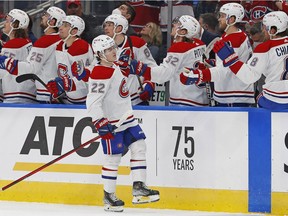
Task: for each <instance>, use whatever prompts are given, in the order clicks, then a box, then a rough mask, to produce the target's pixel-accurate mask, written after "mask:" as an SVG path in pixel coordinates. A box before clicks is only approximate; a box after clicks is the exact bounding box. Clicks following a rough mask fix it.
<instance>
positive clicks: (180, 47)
mask: <svg viewBox="0 0 288 216" xmlns="http://www.w3.org/2000/svg"><path fill="white" fill-rule="evenodd" d="M200 45H205V44H204V43H203V42H202V41H200V40H197V41H196V40H194V42H193V43H191V42H178V43H174V44H172V46H171V47H170V48H169V50H168V52H173V53H185V52H187V51H189V50H191V49H193V48H195V47H198V46H200Z"/></svg>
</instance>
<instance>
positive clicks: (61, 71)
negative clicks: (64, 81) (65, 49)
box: [58, 63, 68, 77]
mask: <svg viewBox="0 0 288 216" xmlns="http://www.w3.org/2000/svg"><path fill="white" fill-rule="evenodd" d="M67 72H68V68H67V65H64V64H61V63H59V64H58V76H59V77H64V76H65V75H66V74H67Z"/></svg>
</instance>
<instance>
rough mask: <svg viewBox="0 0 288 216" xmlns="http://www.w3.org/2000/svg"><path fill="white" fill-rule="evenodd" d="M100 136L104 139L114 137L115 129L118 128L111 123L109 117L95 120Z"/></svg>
mask: <svg viewBox="0 0 288 216" xmlns="http://www.w3.org/2000/svg"><path fill="white" fill-rule="evenodd" d="M93 123H94V125H95V127H96V130H97V132H98V134H99V136H100V137H101V138H102V139H104V140H107V139H113V137H114V130H115V129H116V128H115V126H114V125H111V124H110V122H109V121H108V119H107V118H101V119H98V120H97V121H95V122H93Z"/></svg>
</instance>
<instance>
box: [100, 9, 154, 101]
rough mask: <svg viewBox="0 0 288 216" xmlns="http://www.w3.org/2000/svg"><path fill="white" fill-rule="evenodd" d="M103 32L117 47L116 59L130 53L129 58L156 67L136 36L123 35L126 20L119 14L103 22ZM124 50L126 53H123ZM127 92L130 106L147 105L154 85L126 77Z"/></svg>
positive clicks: (126, 25)
mask: <svg viewBox="0 0 288 216" xmlns="http://www.w3.org/2000/svg"><path fill="white" fill-rule="evenodd" d="M103 27H104V32H105V34H106V35H108V36H110V37H112V38H113V39H114V41H115V43H116V44H117V46H118V51H117V57H118V58H121V57H120V55H121V53H126V51H127V52H128V53H130V56H129V57H130V58H132V59H136V60H138V61H142V62H144V63H146V64H147V65H148V66H156V65H157V64H156V62H155V60H154V59H153V57H152V54H151V53H150V50H149V48H148V47H147V44H146V42H145V41H144V40H143V39H142V38H139V37H136V36H127V35H125V33H126V31H127V29H128V21H127V19H126V18H125V17H124V16H122V15H119V14H112V15H110V16H108V17H107V18H106V19H105V20H104V26H103ZM125 50H126V51H125ZM128 86H129V92H130V94H131V100H132V105H148V104H149V103H148V100H149V99H150V97H151V96H152V95H153V92H154V83H152V82H150V81H148V80H147V81H144V80H143V78H139V77H137V76H135V75H131V76H129V77H128Z"/></svg>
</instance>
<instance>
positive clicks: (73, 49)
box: [68, 39, 90, 56]
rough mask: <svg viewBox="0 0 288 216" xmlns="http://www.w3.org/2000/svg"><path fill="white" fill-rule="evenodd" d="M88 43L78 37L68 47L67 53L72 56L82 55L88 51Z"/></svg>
mask: <svg viewBox="0 0 288 216" xmlns="http://www.w3.org/2000/svg"><path fill="white" fill-rule="evenodd" d="M89 46H90V44H89V43H87V42H86V41H85V40H83V39H78V40H76V41H74V42H73V44H72V45H71V46H70V47H69V49H68V53H69V54H70V55H72V56H77V55H83V54H85V53H87V52H88V50H89Z"/></svg>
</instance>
